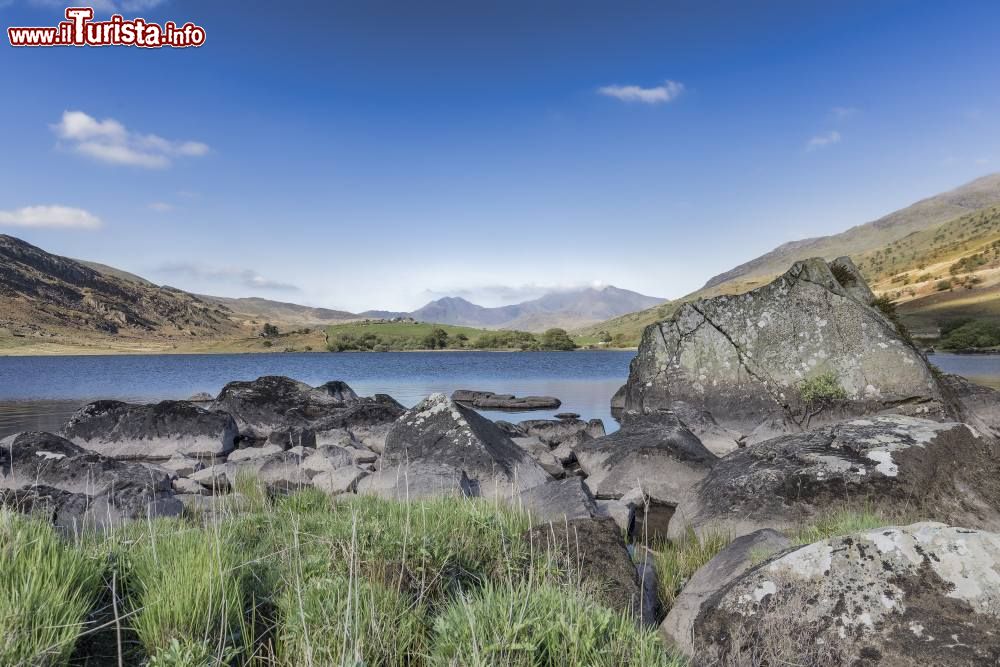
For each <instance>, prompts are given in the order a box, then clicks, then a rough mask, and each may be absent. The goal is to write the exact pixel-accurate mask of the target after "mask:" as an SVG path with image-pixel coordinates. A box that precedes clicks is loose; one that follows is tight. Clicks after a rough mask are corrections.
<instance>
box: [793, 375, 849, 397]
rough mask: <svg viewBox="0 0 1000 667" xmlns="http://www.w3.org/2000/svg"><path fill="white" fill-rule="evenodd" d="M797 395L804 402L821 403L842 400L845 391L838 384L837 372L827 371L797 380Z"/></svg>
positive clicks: (845, 395)
mask: <svg viewBox="0 0 1000 667" xmlns="http://www.w3.org/2000/svg"><path fill="white" fill-rule="evenodd" d="M798 387H799V395H800V396H801V397H802V400H803V401H804V402H805V403H813V404H814V403H823V402H828V401H835V400H843V399H845V398H847V392H846V391H844V388H843V387H841V386H840V380H839V379H838V378H837V374H836V373H834V372H832V371H829V372H826V373H820V374H819V375H815V376H813V377H811V378H806V379H805V380H802V381H801V382H799V385H798Z"/></svg>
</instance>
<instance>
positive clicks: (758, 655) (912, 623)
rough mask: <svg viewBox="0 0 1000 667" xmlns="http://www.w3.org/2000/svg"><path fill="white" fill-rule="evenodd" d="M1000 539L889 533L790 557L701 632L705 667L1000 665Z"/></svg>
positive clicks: (725, 597) (771, 563)
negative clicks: (735, 666)
mask: <svg viewBox="0 0 1000 667" xmlns="http://www.w3.org/2000/svg"><path fill="white" fill-rule="evenodd" d="M998 627H1000V535H997V534H994V533H988V532H981V531H976V530H969V529H966V528H954V527H950V526H946V525H944V524H941V523H918V524H913V525H911V526H904V527H889V528H878V529H875V530H871V531H867V532H864V533H858V534H854V535H849V536H845V537H837V538H833V539H829V540H824V541H822V542H816V543H814V544H810V545H808V546H804V547H801V548H799V549H795V550H792V551H788V552H784V553H781V554H779V555H777V556H775V557H773V558H772V559H770V560H766V561H765V562H764V563H762V564H760V565H757V566H756V567H754V568H752V569H751V570H749V571H748V572H746V573H745V574H743V575H742V576H740V577H739V578H737V579H736V580H735V581H733V582H731V583H729V584H728V585H726V586H724V587H723V588H722V589H720V590H719V591H718V592H717V593H716V594H715V595H713V596H712V597H711V598H710V599H709V600H707V601H706V602H705V603H704V604H702V605H701V607H700V613H699V615H698V617H697V619H696V620H695V623H694V632H693V635H694V646H695V654H696V655H697V656H698V660H699V664H727V665H728V664H761V665H781V664H796V665H914V666H917V665H935V666H936V667H950V666H955V667H957V666H959V665H962V666H963V667H964V666H969V665H996V664H1000V632H998V631H997V628H998Z"/></svg>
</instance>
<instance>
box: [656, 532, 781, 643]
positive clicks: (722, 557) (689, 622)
mask: <svg viewBox="0 0 1000 667" xmlns="http://www.w3.org/2000/svg"><path fill="white" fill-rule="evenodd" d="M791 546H792V541H791V540H790V539H788V538H787V537H785V536H784V535H782V534H781V533H779V532H777V531H774V530H770V529H766V528H765V529H764V530H758V531H757V532H754V533H750V534H749V535H744V536H743V537H738V538H736V539H735V540H733V541H732V542H731V543H730V544H729V546H727V547H726V548H725V549H723V550H722V551H720V552H719V553H718V554H716V555H715V557H714V558H713V559H712V560H710V561H708V562H707V563H706V564H705V565H703V566H702V567H700V568H698V570H697V571H696V572H695V573H694V574H693V575H692V576H691V578H690V579H689V580H688V582H687V583H686V584H684V588H683V589H682V590H681V592H680V595H678V596H677V598H676V599H675V600H674V603H673V605H672V606H671V607H670V612H669V613H668V614H667V617H666V619H664V621H663V624H662V625H660V633H661V634H662V635H663V637H664V639H666V640H667V641H668V642H669V643H670V644H671V645H672V646H673V647H674V648H676V649H677V650H678V651H680V652H681V653H683V654H684V655H686V656H688V657H694V623H695V619H697V618H698V615H699V614H700V613H701V607H702V605H703V604H704V603H705V601H706V600H708V599H710V598H711V597H712V596H713V595H714V594H715V593H716V592H718V591H719V590H720V589H721V588H723V587H724V586H726V585H728V584H729V583H730V582H733V581H735V580H736V579H737V578H739V577H740V576H741V575H743V573H744V572H746V571H747V570H749V569H750V568H751V567H753V566H754V565H757V564H758V563H760V562H761V561H763V560H766V559H767V558H769V557H770V556H772V555H774V554H776V553H778V552H780V551H784V550H785V549H787V548H789V547H791Z"/></svg>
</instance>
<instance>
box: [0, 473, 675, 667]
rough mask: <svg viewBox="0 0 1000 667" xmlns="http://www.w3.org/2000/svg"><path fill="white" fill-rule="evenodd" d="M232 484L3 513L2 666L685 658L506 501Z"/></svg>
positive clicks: (574, 662)
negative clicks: (160, 496)
mask: <svg viewBox="0 0 1000 667" xmlns="http://www.w3.org/2000/svg"><path fill="white" fill-rule="evenodd" d="M237 486H238V487H239V492H240V493H241V494H242V495H243V496H244V499H243V501H241V502H231V503H220V504H219V506H218V507H217V509H216V510H215V511H214V512H212V513H210V514H208V515H205V516H200V515H190V516H185V517H182V518H178V519H159V520H154V521H148V522H136V523H132V524H128V525H126V526H124V527H119V528H116V529H114V530H113V531H112V532H109V533H100V534H98V533H89V534H85V535H83V536H75V537H66V538H63V537H60V536H58V535H57V534H56V533H55V532H54V531H53V529H52V528H51V527H49V526H48V525H47V524H44V523H40V522H38V521H35V520H32V519H27V518H24V517H21V516H20V515H13V514H10V513H3V514H0V537H2V541H0V568H2V569H0V622H3V626H0V627H2V630H0V638H2V642H0V664H3V665H8V664H9V665H46V666H47V665H64V664H67V661H68V660H69V658H70V655H71V653H72V652H73V651H74V646H77V645H78V644H80V646H82V647H83V649H82V650H84V651H86V650H88V648H89V647H90V645H91V644H92V643H93V642H92V641H91V639H92V638H95V637H97V636H100V637H101V641H100V642H99V643H100V647H99V650H100V651H101V653H100V657H96V658H95V657H92V658H90V662H89V663H88V664H112V662H113V661H114V656H115V654H116V653H118V652H120V653H122V654H124V655H125V656H126V664H148V665H149V666H150V667H210V666H213V667H214V666H219V665H233V666H235V665H240V666H248V667H256V666H259V667H292V666H298V665H315V666H319V665H408V666H411V667H421V666H424V665H445V664H463V665H465V664H474V665H491V664H495V665H502V664H530V665H561V666H562V665H565V666H566V667H576V666H580V667H583V666H584V665H619V664H643V665H672V664H677V663H674V662H671V659H670V658H668V656H667V655H666V653H665V652H664V650H663V649H662V647H661V645H660V643H659V640H658V639H657V637H656V635H655V633H652V632H640V631H639V630H637V629H636V626H635V624H634V622H633V620H632V619H630V618H626V617H625V616H623V615H620V614H618V613H616V612H614V611H611V610H609V609H607V608H605V607H603V606H602V605H601V604H600V603H599V602H598V601H597V600H596V598H593V597H591V596H592V593H593V592H592V591H590V590H586V589H582V588H580V586H579V585H578V582H577V581H576V580H575V578H574V576H573V574H572V573H571V572H568V571H562V570H560V569H558V568H557V567H556V566H555V565H554V564H553V562H552V561H551V560H550V558H549V556H548V555H547V554H541V553H534V552H532V550H531V547H530V545H529V543H528V542H527V541H526V540H525V539H524V534H525V532H526V531H527V529H528V527H529V525H530V522H529V519H528V517H527V516H526V515H525V514H523V513H521V512H520V511H518V510H517V509H515V508H513V507H511V506H509V505H507V504H505V503H504V504H500V503H494V502H490V501H487V500H470V499H456V498H447V499H438V500H427V501H419V502H416V501H415V502H411V503H401V502H396V501H389V500H382V499H378V498H372V497H355V498H351V499H342V498H341V499H332V498H330V497H328V496H326V495H325V494H323V493H320V492H319V491H315V490H307V491H303V492H300V493H297V494H293V495H290V496H282V497H277V498H270V497H268V496H266V495H265V494H262V493H260V492H259V491H260V488H259V484H255V483H254V480H251V479H241V480H239V481H238V483H237ZM102 575H103V576H102ZM112 582H113V585H114V586H115V589H114V590H115V592H116V595H111V591H110V587H111V585H112ZM112 611H113V613H112ZM508 620H513V621H518V622H519V623H520V625H512V626H509V627H507V626H504V627H501V626H499V625H498V623H499V622H500V621H504V622H505V623H506V622H507V621H508ZM83 635H88V640H87V641H86V642H82V643H81V642H79V638H80V637H81V636H83ZM109 636H110V641H109ZM507 639H516V641H514V643H513V644H506V643H504V644H503V646H502V647H501V646H500V645H499V644H498V642H501V643H503V642H506V641H507ZM94 650H98V647H95V649H94ZM508 652H509V653H508ZM88 655H92V654H89V653H86V652H85V653H83V654H81V655H78V656H75V657H74V660H75V659H77V658H80V657H83V658H86V657H87V656H88ZM508 655H509V656H510V657H511V658H512V660H513V662H510V663H509V662H507V661H506V659H505V657H504V656H508ZM456 656H457V660H458V661H457V662H455V661H453V658H456ZM95 660H96V662H94V661H95ZM109 661H112V662H109ZM74 664H76V663H74Z"/></svg>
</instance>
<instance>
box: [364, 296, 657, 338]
mask: <svg viewBox="0 0 1000 667" xmlns="http://www.w3.org/2000/svg"><path fill="white" fill-rule="evenodd" d="M663 301H664V300H663V299H658V298H656V297H651V296H645V295H643V294H639V293H637V292H631V291H629V290H624V289H619V288H617V287H611V286H609V287H600V288H597V287H587V288H582V289H575V290H565V291H559V292H551V293H549V294H546V295H544V296H541V297H539V298H537V299H532V300H530V301H524V302H522V303H518V304H513V305H509V306H499V307H495V308H487V307H485V306H479V305H476V304H474V303H472V302H470V301H467V300H466V299H463V298H461V297H444V298H442V299H437V300H435V301H431V302H430V303H428V304H427V305H425V306H424V307H422V308H419V309H417V310H414V311H413V312H410V313H392V312H386V311H369V312H366V313H362V315H364V316H366V317H383V318H388V317H412V318H413V319H415V320H418V321H420V322H438V323H440V324H454V325H458V326H469V327H479V328H486V329H520V330H523V331H544V330H545V329H551V328H552V327H560V328H563V329H572V328H577V327H582V326H586V325H587V324H592V323H594V322H600V321H602V320H605V319H608V318H609V317H615V316H617V315H623V314H625V313H630V312H633V311H636V310H642V309H643V308H649V307H650V306H654V305H656V304H660V303H663Z"/></svg>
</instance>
